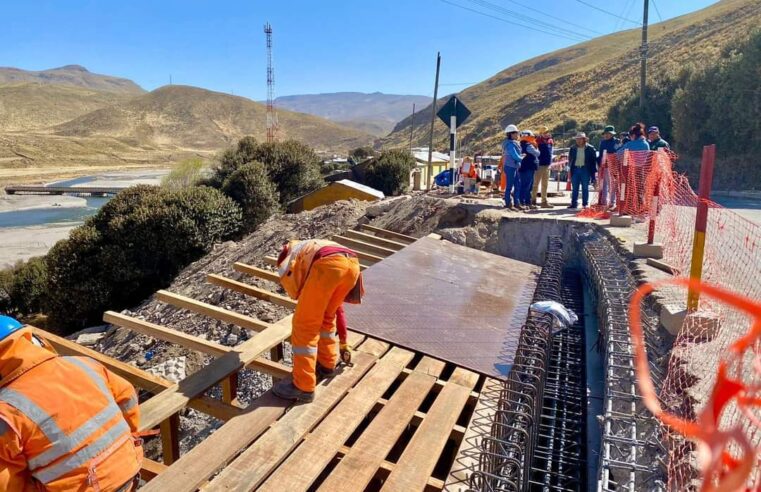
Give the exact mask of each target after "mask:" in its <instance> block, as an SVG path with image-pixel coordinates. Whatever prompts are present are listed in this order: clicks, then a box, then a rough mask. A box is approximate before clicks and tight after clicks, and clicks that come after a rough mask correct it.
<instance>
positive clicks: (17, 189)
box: [5, 185, 124, 196]
mask: <svg viewBox="0 0 761 492" xmlns="http://www.w3.org/2000/svg"><path fill="white" fill-rule="evenodd" d="M123 189H124V188H108V187H101V186H98V187H88V186H45V185H16V186H6V187H5V192H6V193H7V194H9V195H16V194H23V195H90V196H109V195H116V194H117V193H119V192H120V191H122V190H123Z"/></svg>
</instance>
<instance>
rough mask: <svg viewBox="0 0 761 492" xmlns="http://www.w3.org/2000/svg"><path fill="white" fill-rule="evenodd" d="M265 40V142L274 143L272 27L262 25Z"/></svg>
mask: <svg viewBox="0 0 761 492" xmlns="http://www.w3.org/2000/svg"><path fill="white" fill-rule="evenodd" d="M264 35H265V36H266V38H267V142H274V141H275V138H276V136H277V114H276V113H275V69H274V68H273V66H272V26H271V25H270V23H269V22H268V23H266V24H265V25H264Z"/></svg>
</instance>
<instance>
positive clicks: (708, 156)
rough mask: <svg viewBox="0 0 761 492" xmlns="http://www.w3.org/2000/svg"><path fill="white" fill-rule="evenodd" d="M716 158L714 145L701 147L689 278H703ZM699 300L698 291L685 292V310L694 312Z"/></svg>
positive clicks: (698, 279)
mask: <svg viewBox="0 0 761 492" xmlns="http://www.w3.org/2000/svg"><path fill="white" fill-rule="evenodd" d="M715 160H716V145H713V144H711V145H706V146H705V147H703V161H702V162H701V164H700V186H699V187H698V210H697V213H696V214H695V238H694V240H693V243H692V262H691V263H690V278H691V279H693V280H697V281H700V280H701V279H702V278H703V256H704V254H705V245H706V226H707V225H708V201H709V200H710V197H711V186H712V184H713V164H714V161H715ZM699 302H700V293H699V292H697V291H694V290H692V289H690V291H689V293H688V294H687V311H688V312H695V311H697V309H698V305H699Z"/></svg>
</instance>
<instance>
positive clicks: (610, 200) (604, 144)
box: [597, 125, 621, 208]
mask: <svg viewBox="0 0 761 492" xmlns="http://www.w3.org/2000/svg"><path fill="white" fill-rule="evenodd" d="M620 146H621V142H620V141H619V140H618V139H617V138H616V127H614V126H613V125H608V126H606V127H605V128H604V129H603V131H602V140H601V141H600V148H599V149H598V156H597V170H598V171H599V172H600V173H601V174H602V173H603V172H604V174H605V175H604V176H599V179H598V183H601V185H600V204H601V205H609V206H610V207H611V208H613V207H614V206H615V205H616V192H617V190H616V187H615V186H610V167H608V166H606V167H605V170H604V171H603V170H602V167H603V156H605V155H608V156H611V155H613V154H615V153H616V150H618V147H620ZM608 190H610V195H608Z"/></svg>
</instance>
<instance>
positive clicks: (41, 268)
mask: <svg viewBox="0 0 761 492" xmlns="http://www.w3.org/2000/svg"><path fill="white" fill-rule="evenodd" d="M46 284H47V268H46V265H45V260H44V258H42V257H38V258H31V259H29V260H28V261H26V262H21V261H20V262H18V263H17V264H16V265H14V266H13V267H12V268H8V269H6V270H3V271H2V272H0V312H3V313H7V314H10V315H12V316H26V315H30V314H33V313H39V312H41V311H42V310H43V307H44V302H45V298H46V296H45V293H46V291H45V288H46Z"/></svg>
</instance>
